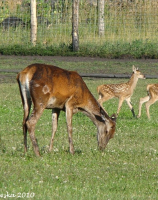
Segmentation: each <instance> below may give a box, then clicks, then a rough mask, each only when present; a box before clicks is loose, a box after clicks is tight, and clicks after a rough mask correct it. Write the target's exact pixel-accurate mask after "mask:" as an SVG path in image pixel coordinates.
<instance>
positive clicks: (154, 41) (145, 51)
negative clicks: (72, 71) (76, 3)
mask: <svg viewBox="0 0 158 200" xmlns="http://www.w3.org/2000/svg"><path fill="white" fill-rule="evenodd" d="M29 2H30V1H29V0H16V1H12V0H10V1H8V0H6V1H0V3H1V12H0V22H2V21H3V20H4V19H5V18H7V17H9V16H17V17H19V18H21V19H22V20H23V21H24V22H25V23H26V27H24V28H21V27H17V28H16V29H14V28H9V29H8V30H4V29H3V27H1V28H0V35H1V37H0V53H1V54H4V55H10V54H15V55H78V56H100V57H107V58H120V57H121V58H122V57H132V58H142V57H143V58H158V52H157V49H158V24H157V21H158V16H157V11H158V2H157V0H146V1H138V0H134V1H130V0H124V1H122V0H115V1H110V0H107V1H105V35H104V36H103V37H99V36H98V21H97V15H98V14H97V6H96V1H90V0H86V1H83V0H81V1H80V11H79V12H80V14H79V16H80V17H79V44H80V49H79V52H77V53H74V52H72V39H71V29H72V25H71V18H72V12H71V3H72V1H70V0H65V1H64V0H56V1H51V0H47V1H44V0H40V1H37V15H38V16H42V17H44V18H46V19H47V20H49V22H50V23H51V26H49V28H48V27H47V26H46V24H45V23H41V24H40V23H39V24H38V38H37V46H36V47H32V46H31V44H30V7H29ZM52 2H54V3H52ZM90 2H93V3H90Z"/></svg>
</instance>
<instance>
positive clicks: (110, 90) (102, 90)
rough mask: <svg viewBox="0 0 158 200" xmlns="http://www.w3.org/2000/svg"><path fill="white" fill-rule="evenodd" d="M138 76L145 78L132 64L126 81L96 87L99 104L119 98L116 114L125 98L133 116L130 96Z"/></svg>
mask: <svg viewBox="0 0 158 200" xmlns="http://www.w3.org/2000/svg"><path fill="white" fill-rule="evenodd" d="M139 78H140V79H145V76H144V75H143V74H142V73H141V72H140V71H139V70H138V68H137V69H136V68H135V66H134V65H133V74H132V76H131V78H130V80H129V81H128V82H127V83H120V84H109V85H100V86H98V87H97V91H98V94H99V99H98V102H99V103H100V105H101V106H103V102H105V101H107V100H109V99H112V98H114V97H117V98H119V104H118V109H117V115H118V114H119V112H120V109H121V106H122V103H123V101H124V100H126V102H127V104H128V106H129V108H130V109H131V111H132V114H133V116H134V117H135V113H134V109H133V106H132V104H131V96H132V95H133V91H134V89H135V87H136V84H137V81H138V79H139Z"/></svg>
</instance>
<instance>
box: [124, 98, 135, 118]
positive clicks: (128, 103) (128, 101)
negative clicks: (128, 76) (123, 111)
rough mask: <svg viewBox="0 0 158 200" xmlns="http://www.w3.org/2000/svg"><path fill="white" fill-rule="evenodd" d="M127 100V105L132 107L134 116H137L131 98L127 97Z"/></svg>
mask: <svg viewBox="0 0 158 200" xmlns="http://www.w3.org/2000/svg"><path fill="white" fill-rule="evenodd" d="M126 102H127V105H128V106H129V108H130V110H131V112H132V114H133V117H135V112H134V108H133V106H132V104H131V98H128V99H126Z"/></svg>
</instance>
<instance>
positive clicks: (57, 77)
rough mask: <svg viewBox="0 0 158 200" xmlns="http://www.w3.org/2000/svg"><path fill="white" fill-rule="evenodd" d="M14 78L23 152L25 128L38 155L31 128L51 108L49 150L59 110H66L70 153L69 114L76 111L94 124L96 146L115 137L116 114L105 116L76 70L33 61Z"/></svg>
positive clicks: (72, 148)
mask: <svg viewBox="0 0 158 200" xmlns="http://www.w3.org/2000/svg"><path fill="white" fill-rule="evenodd" d="M17 81H18V84H19V89H20V94H21V98H22V103H23V108H24V118H23V134H24V150H25V152H26V151H27V129H28V131H29V134H30V138H31V141H32V145H33V148H34V152H35V154H36V155H37V156H40V153H39V148H38V144H37V141H36V138H35V133H34V131H35V125H36V123H37V121H38V119H39V118H40V116H41V115H42V113H43V111H44V109H52V124H53V128H52V138H51V142H50V146H49V150H50V151H51V149H52V146H53V140H54V136H55V132H56V130H57V124H58V117H59V113H60V111H61V110H63V111H65V112H66V121H67V131H68V135H69V145H70V153H72V154H74V147H73V141H72V116H73V114H75V113H77V112H78V111H81V112H83V113H84V114H86V115H87V116H88V117H89V118H90V119H91V120H92V121H93V123H94V124H95V125H96V127H97V130H98V134H97V139H98V146H99V149H104V148H105V147H106V145H107V143H108V141H109V140H110V139H111V138H112V137H113V136H114V132H115V125H116V122H115V121H116V118H115V116H112V117H109V116H108V114H107V113H106V112H105V111H104V110H103V108H102V107H101V106H100V105H99V103H98V102H97V100H96V99H95V98H94V97H93V95H92V94H91V92H90V91H89V89H88V88H87V86H86V84H85V82H84V81H83V79H82V78H81V77H80V76H79V74H78V73H77V72H73V71H67V70H64V69H61V68H59V67H55V66H51V65H45V64H32V65H30V66H28V67H26V68H25V69H24V70H22V71H21V72H20V73H19V74H18V75H17ZM31 103H33V111H32V114H31V115H30V117H29V113H30V108H31Z"/></svg>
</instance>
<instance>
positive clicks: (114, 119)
mask: <svg viewBox="0 0 158 200" xmlns="http://www.w3.org/2000/svg"><path fill="white" fill-rule="evenodd" d="M110 118H111V119H112V121H114V122H116V119H117V117H116V114H115V113H114V114H112V115H111V117H110Z"/></svg>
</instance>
